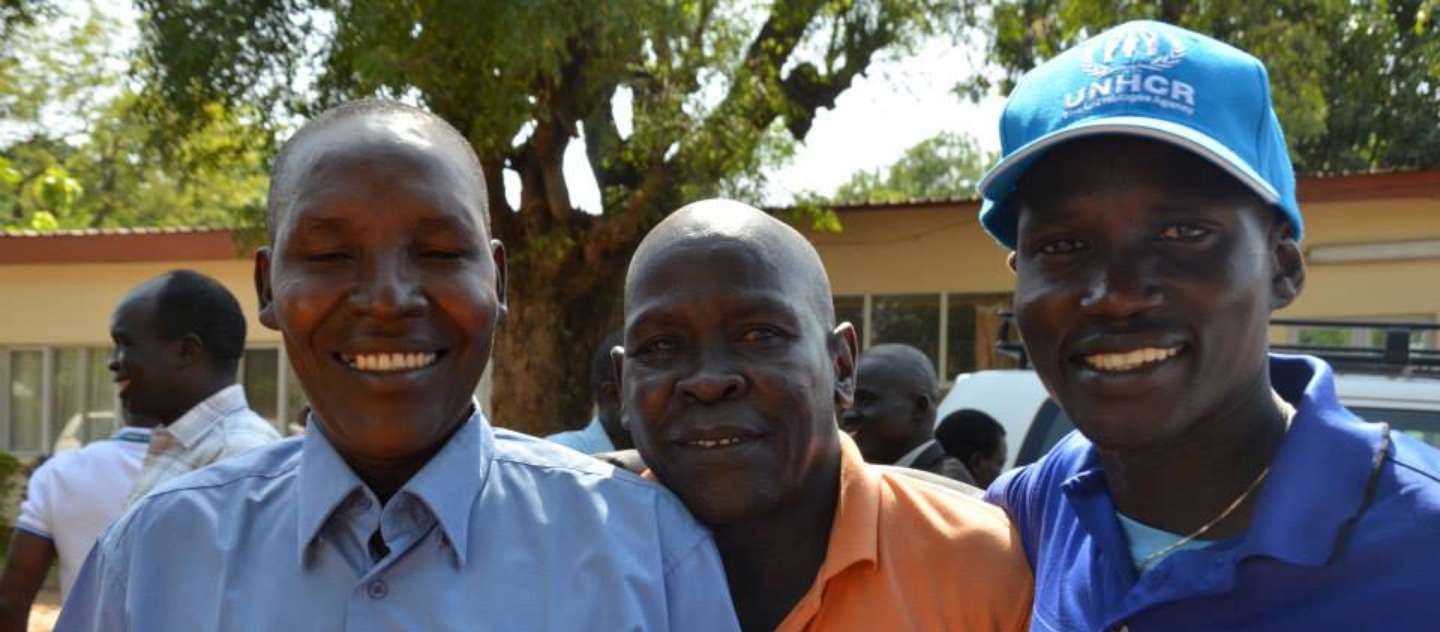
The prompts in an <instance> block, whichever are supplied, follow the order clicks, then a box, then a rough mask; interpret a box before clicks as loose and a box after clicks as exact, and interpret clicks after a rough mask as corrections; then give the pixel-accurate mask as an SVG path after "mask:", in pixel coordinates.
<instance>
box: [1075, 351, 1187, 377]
mask: <svg viewBox="0 0 1440 632" xmlns="http://www.w3.org/2000/svg"><path fill="white" fill-rule="evenodd" d="M1177 353H1180V346H1179V345H1176V346H1174V347H1169V348H1166V349H1160V348H1157V347H1147V348H1145V349H1136V350H1134V351H1127V352H1125V353H1095V354H1091V355H1088V356H1085V364H1087V365H1089V366H1090V368H1092V369H1098V370H1101V371H1109V372H1112V373H1123V372H1125V371H1134V370H1135V369H1138V368H1140V367H1143V366H1145V365H1148V364H1155V363H1157V362H1163V361H1165V360H1169V359H1170V358H1173V357H1175V354H1177Z"/></svg>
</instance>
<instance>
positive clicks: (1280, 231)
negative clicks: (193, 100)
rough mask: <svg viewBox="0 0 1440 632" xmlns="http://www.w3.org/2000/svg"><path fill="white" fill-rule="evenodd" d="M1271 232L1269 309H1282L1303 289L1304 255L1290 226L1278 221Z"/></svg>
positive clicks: (1293, 300)
mask: <svg viewBox="0 0 1440 632" xmlns="http://www.w3.org/2000/svg"><path fill="white" fill-rule="evenodd" d="M1279 224H1280V226H1279V227H1278V228H1274V229H1272V233H1271V242H1272V244H1271V262H1270V263H1271V274H1272V276H1271V279H1270V311H1275V310H1279V309H1284V308H1285V307H1288V306H1289V305H1290V304H1291V303H1293V302H1295V299H1296V298H1298V297H1299V296H1300V292H1301V290H1304V289H1305V257H1304V255H1303V254H1302V253H1301V252H1300V244H1299V243H1297V242H1296V241H1295V237H1294V236H1293V235H1292V234H1291V233H1290V228H1289V226H1288V225H1285V224H1284V223H1283V222H1279Z"/></svg>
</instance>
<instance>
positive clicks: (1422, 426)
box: [936, 320, 1440, 469]
mask: <svg viewBox="0 0 1440 632" xmlns="http://www.w3.org/2000/svg"><path fill="white" fill-rule="evenodd" d="M1272 324H1273V325H1276V326H1280V327H1294V326H1302V327H1309V328H1314V327H1320V326H1335V327H1344V328H1349V329H1354V328H1374V329H1384V330H1389V331H1391V332H1394V333H1393V334H1392V335H1390V336H1389V337H1388V338H1389V342H1391V343H1393V344H1388V345H1386V347H1384V348H1352V347H1347V348H1335V347H1317V346H1313V345H1309V346H1307V345H1274V346H1273V347H1272V348H1273V349H1274V350H1275V351H1277V352H1282V353H1308V354H1310V355H1316V356H1320V357H1321V358H1324V359H1325V360H1327V361H1328V362H1330V363H1331V365H1332V366H1334V367H1335V369H1336V374H1335V390H1336V392H1337V394H1338V395H1339V396H1340V401H1341V403H1343V404H1345V406H1346V407H1348V408H1349V409H1350V410H1352V411H1354V412H1355V414H1357V415H1359V416H1360V417H1362V418H1364V419H1368V420H1372V421H1385V422H1388V423H1389V424H1390V426H1391V427H1392V428H1394V429H1395V430H1397V431H1401V432H1406V433H1409V434H1411V435H1413V436H1415V437H1416V438H1418V439H1420V440H1422V441H1425V442H1427V443H1429V444H1430V445H1433V446H1436V447H1440V351H1434V350H1424V349H1412V348H1410V347H1409V342H1410V341H1411V340H1412V339H1413V338H1412V334H1413V333H1414V332H1416V331H1418V332H1421V333H1422V336H1420V337H1419V338H1418V339H1419V340H1422V341H1423V340H1424V336H1423V334H1427V333H1429V332H1435V331H1440V325H1433V324H1428V323H1362V322H1351V321H1346V322H1343V323H1340V322H1334V323H1332V322H1324V323H1321V322H1319V321H1293V320H1292V321H1286V320H1276V321H1273V322H1272ZM1004 333H1005V332H1004V330H1002V335H1004ZM1429 335H1432V336H1433V335H1435V334H1433V333H1429ZM1396 341H1404V343H1405V344H1400V343H1398V342H1396ZM1000 348H1001V349H1002V351H1005V352H1010V353H1014V352H1016V350H1017V349H1019V345H1018V344H1016V343H1009V342H1006V343H1002V344H1001V345H1000ZM1020 355H1021V357H1020V360H1021V365H1022V366H1024V364H1025V361H1024V357H1023V350H1020ZM962 408H972V409H975V410H979V411H981V412H983V413H986V414H988V415H990V416H991V417H994V418H995V420H996V421H998V422H1000V425H1001V426H1002V427H1004V428H1005V435H1006V444H1007V446H1008V450H1009V452H1008V453H1007V454H1006V455H1005V468H1006V469H1009V468H1012V467H1018V466H1021V465H1028V464H1030V463H1033V462H1034V461H1035V460H1036V459H1038V458H1040V457H1041V456H1043V455H1044V454H1045V453H1046V452H1049V451H1050V448H1051V447H1053V446H1054V445H1055V444H1056V443H1059V441H1060V439H1061V438H1063V437H1064V436H1065V435H1066V434H1069V432H1070V431H1071V430H1074V429H1075V425H1074V424H1073V423H1072V422H1071V421H1070V417H1068V416H1067V415H1066V414H1065V411H1063V410H1061V409H1060V407H1059V406H1057V405H1055V402H1054V401H1052V400H1051V399H1050V396H1049V394H1048V393H1047V392H1046V391H1045V385H1044V384H1042V383H1041V382H1040V378H1039V376H1037V375H1036V374H1035V372H1034V371H1031V370H1028V369H1011V370H996V371H978V372H975V373H962V374H960V375H958V376H956V377H955V383H954V385H953V386H951V387H950V391H949V393H947V394H946V395H945V398H944V399H943V400H941V402H940V406H939V408H938V409H937V413H938V414H937V415H936V419H937V420H943V419H945V416H946V415H948V414H950V413H952V412H954V411H957V410H960V409H962ZM937 423H938V421H937Z"/></svg>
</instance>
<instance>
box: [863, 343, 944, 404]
mask: <svg viewBox="0 0 1440 632" xmlns="http://www.w3.org/2000/svg"><path fill="white" fill-rule="evenodd" d="M878 373H884V374H886V375H887V376H888V377H889V378H890V380H892V382H893V383H894V384H896V385H897V386H902V387H904V388H905V389H906V390H907V391H908V392H910V393H912V394H914V395H921V396H925V397H929V398H930V400H931V401H934V400H935V399H936V397H937V393H936V391H937V390H938V386H937V384H936V377H935V364H934V363H932V362H931V361H930V358H928V357H926V356H925V354H924V352H922V351H920V350H919V349H916V348H915V347H912V346H910V345H904V344H897V343H889V344H880V345H875V346H873V347H870V348H869V349H866V350H865V352H864V353H862V354H860V379H861V385H862V386H863V385H864V380H865V376H866V375H867V374H869V375H875V374H878Z"/></svg>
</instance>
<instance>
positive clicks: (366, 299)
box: [350, 253, 425, 319]
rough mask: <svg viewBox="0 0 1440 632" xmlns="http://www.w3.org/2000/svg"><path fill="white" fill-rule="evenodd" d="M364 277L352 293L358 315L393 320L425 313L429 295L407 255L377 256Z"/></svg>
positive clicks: (352, 301)
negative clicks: (422, 288)
mask: <svg viewBox="0 0 1440 632" xmlns="http://www.w3.org/2000/svg"><path fill="white" fill-rule="evenodd" d="M362 274H363V276H362V278H361V279H360V280H359V283H358V284H357V287H356V288H355V291H354V292H352V293H351V294H350V305H351V307H352V308H353V309H354V311H355V312H356V313H357V314H360V315H365V316H372V317H378V318H386V319H393V318H405V317H411V316H416V315H418V314H420V313H421V312H423V311H424V309H425V295H424V293H423V292H422V291H421V287H420V284H419V283H418V282H417V279H416V277H417V274H416V273H415V270H414V269H413V267H412V266H411V265H410V264H409V260H408V256H407V255H406V254H404V253H395V254H391V255H387V256H379V257H375V258H374V260H373V261H372V262H371V264H370V265H369V266H366V267H365V268H364V272H363V273H362Z"/></svg>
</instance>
